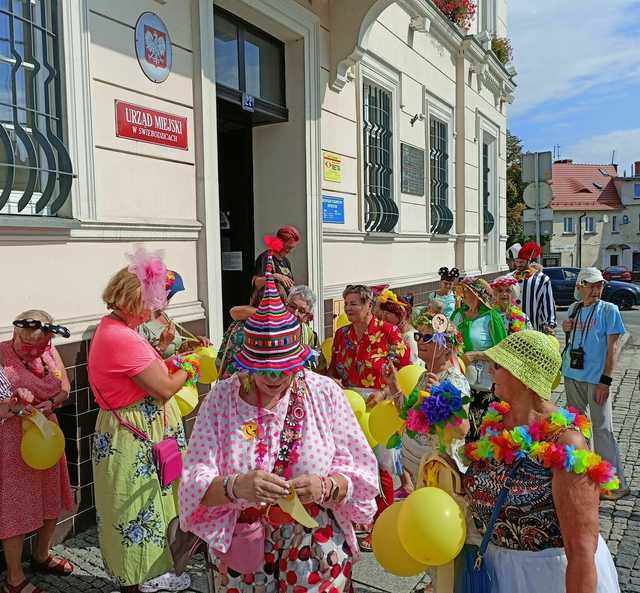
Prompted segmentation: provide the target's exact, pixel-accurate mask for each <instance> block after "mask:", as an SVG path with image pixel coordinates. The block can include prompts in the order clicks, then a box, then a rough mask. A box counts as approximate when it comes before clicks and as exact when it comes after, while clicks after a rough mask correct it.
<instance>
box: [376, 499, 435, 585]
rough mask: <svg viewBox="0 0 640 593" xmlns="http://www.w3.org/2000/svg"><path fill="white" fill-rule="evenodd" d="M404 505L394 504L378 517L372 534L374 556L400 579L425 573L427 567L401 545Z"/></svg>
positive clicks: (383, 566)
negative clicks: (401, 521) (401, 517)
mask: <svg viewBox="0 0 640 593" xmlns="http://www.w3.org/2000/svg"><path fill="white" fill-rule="evenodd" d="M402 504H403V503H401V502H396V503H395V504H392V505H391V506H390V507H389V508H387V509H385V511H384V512H383V513H382V514H381V515H380V516H379V517H378V520H377V521H376V522H375V525H374V526H373V532H372V533H371V545H372V546H373V555H374V556H375V557H376V560H377V561H378V562H379V563H380V565H381V566H382V568H384V569H385V570H386V571H387V572H390V573H391V574H395V575H396V576H399V577H412V576H415V575H418V574H420V573H421V572H424V571H425V570H426V569H427V565H426V564H422V563H420V562H418V561H417V560H415V559H414V558H412V557H411V556H410V555H409V554H408V552H407V551H406V550H405V549H404V548H403V547H402V544H401V543H400V538H399V536H398V517H399V515H400V509H401V508H402Z"/></svg>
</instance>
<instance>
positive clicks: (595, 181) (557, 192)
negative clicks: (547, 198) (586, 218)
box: [551, 163, 622, 210]
mask: <svg viewBox="0 0 640 593" xmlns="http://www.w3.org/2000/svg"><path fill="white" fill-rule="evenodd" d="M603 173H606V175H603ZM617 175H618V172H617V171H616V168H615V167H614V166H613V165H579V164H574V163H554V164H553V181H552V182H551V190H552V191H553V200H552V202H551V208H552V209H553V210H619V209H622V202H621V201H620V196H619V195H618V190H616V186H615V184H614V182H613V180H614V178H615V177H617Z"/></svg>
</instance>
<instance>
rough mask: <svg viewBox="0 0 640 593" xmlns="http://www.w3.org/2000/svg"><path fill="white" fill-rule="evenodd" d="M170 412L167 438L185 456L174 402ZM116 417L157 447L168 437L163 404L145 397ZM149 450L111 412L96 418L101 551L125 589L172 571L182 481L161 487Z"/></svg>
mask: <svg viewBox="0 0 640 593" xmlns="http://www.w3.org/2000/svg"><path fill="white" fill-rule="evenodd" d="M166 410H167V430H166V435H167V436H175V437H176V438H177V440H178V445H179V447H180V449H181V450H182V451H185V450H186V448H187V443H186V439H185V435H184V429H183V425H182V417H181V415H180V411H179V409H178V406H177V404H176V403H175V401H174V400H173V399H171V400H170V401H168V402H167V404H166ZM118 412H119V414H120V416H121V418H122V419H123V420H126V421H128V422H130V423H131V424H133V425H134V426H136V427H138V428H140V429H141V430H143V431H145V432H146V433H147V434H148V435H149V436H150V437H151V439H152V441H153V443H158V442H160V441H161V440H162V439H163V438H164V436H165V430H164V419H163V412H162V403H161V402H160V401H158V400H156V399H154V398H152V397H147V398H145V399H144V400H143V401H140V402H136V403H135V404H131V405H130V406H128V407H126V408H123V409H121V410H118ZM151 446H152V444H151V443H146V442H143V441H141V440H139V439H136V438H135V437H134V436H133V435H132V434H131V432H129V431H128V430H127V429H125V428H122V427H121V426H120V425H119V424H118V421H117V420H116V417H115V416H114V415H113V413H111V412H105V411H100V413H99V414H98V419H97V421H96V434H95V435H94V437H93V475H94V482H95V484H94V490H95V497H96V510H97V520H98V534H99V538H100V549H101V550H102V559H103V561H104V565H105V568H106V570H107V572H108V573H109V574H110V575H111V576H112V577H114V578H115V579H116V580H117V582H118V584H119V585H121V586H128V585H138V584H141V583H144V582H145V581H147V580H149V579H151V578H154V577H156V576H158V575H161V574H163V573H165V572H167V571H170V570H172V569H173V561H172V559H171V554H170V552H169V548H168V547H167V540H166V531H167V526H168V525H169V522H170V521H171V520H172V519H173V518H174V517H176V515H177V514H178V481H176V482H174V483H173V484H172V485H170V486H168V487H167V488H162V487H161V486H160V481H159V479H158V475H157V473H156V469H155V465H154V463H153V458H152V454H151Z"/></svg>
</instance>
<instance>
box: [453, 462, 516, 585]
mask: <svg viewBox="0 0 640 593" xmlns="http://www.w3.org/2000/svg"><path fill="white" fill-rule="evenodd" d="M521 463H522V460H520V461H518V462H516V463H515V465H514V466H513V468H512V469H511V471H510V472H509V475H508V476H507V479H506V481H505V483H504V486H503V487H502V489H501V490H500V493H499V494H498V499H497V500H496V504H495V506H494V507H493V512H492V513H491V518H490V519H489V524H488V525H487V530H486V531H485V534H484V537H483V538H482V543H481V544H480V548H479V549H478V551H477V552H475V551H474V550H465V556H464V573H463V591H464V592H465V593H491V591H492V586H493V581H494V580H495V577H494V573H493V571H492V570H491V566H489V564H488V562H487V560H486V559H485V557H484V556H485V554H486V553H487V548H488V547H489V542H490V541H491V536H492V535H493V531H494V529H495V527H496V523H497V522H498V516H499V515H500V512H501V511H502V508H503V507H504V505H505V503H506V502H507V495H508V494H509V490H511V484H512V482H513V478H514V477H515V475H516V473H517V471H518V468H519V467H520V464H521Z"/></svg>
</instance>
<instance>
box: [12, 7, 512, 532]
mask: <svg viewBox="0 0 640 593" xmlns="http://www.w3.org/2000/svg"><path fill="white" fill-rule="evenodd" d="M506 5H507V3H506V0H480V2H479V6H478V14H477V15H476V16H475V17H474V18H473V19H471V20H470V27H469V29H468V30H464V29H462V28H460V27H459V26H457V25H455V24H454V23H452V22H451V21H450V20H449V19H448V18H447V17H446V16H445V15H444V14H443V13H442V12H440V10H439V9H438V8H437V6H436V4H434V3H433V2H432V1H431V0H399V1H392V0H358V2H345V1H344V0H216V2H215V3H214V2H212V1H211V0H132V1H130V2H111V1H109V0H87V1H86V2H72V1H68V0H37V1H35V2H31V3H25V2H21V1H18V0H11V1H9V2H6V3H4V4H3V6H2V10H1V11H0V80H1V81H2V85H0V113H1V114H2V115H1V116H0V123H1V125H0V257H1V258H2V262H3V272H4V279H5V282H4V284H3V290H2V291H0V339H8V338H9V337H10V335H11V331H12V326H11V321H12V319H13V318H14V316H15V315H16V314H17V313H19V312H20V311H23V310H26V309H29V308H44V309H47V310H48V311H49V312H50V313H51V314H52V315H53V316H54V317H55V318H56V320H57V322H59V323H61V324H64V325H67V326H68V327H69V328H70V329H71V331H72V338H71V339H70V340H67V341H64V342H60V343H57V346H58V347H60V349H61V353H62V355H63V358H64V360H65V362H66V364H67V366H68V369H69V373H70V376H71V379H72V388H73V391H72V397H71V398H70V401H69V403H68V405H67V406H66V407H65V408H63V409H62V410H61V424H62V425H63V429H64V432H65V435H66V437H67V439H68V442H67V454H68V459H69V464H70V469H71V474H72V480H73V482H74V486H75V488H76V498H77V501H76V502H77V504H76V508H75V510H74V513H73V514H72V515H71V516H69V517H65V518H63V519H64V520H63V522H62V525H61V528H60V529H61V534H67V533H69V532H70V531H73V530H74V529H75V530H79V529H81V528H82V527H84V526H85V525H86V524H88V523H90V522H92V520H93V494H92V483H91V482H92V478H91V461H90V458H91V442H90V441H91V434H92V432H93V425H94V422H95V416H96V413H97V411H96V406H95V401H94V399H93V396H92V394H91V392H90V389H89V386H88V382H87V376H86V357H87V350H88V348H89V347H90V338H91V335H92V332H93V330H94V328H95V325H96V323H97V322H98V321H99V319H100V317H101V316H102V315H103V314H104V312H105V309H104V305H103V304H102V302H101V298H100V295H101V291H102V289H103V287H104V286H105V284H106V282H107V280H108V279H109V277H110V276H111V275H112V274H113V273H114V272H116V271H117V270H118V269H119V268H121V267H122V266H124V265H126V258H125V254H126V253H130V252H132V251H133V249H134V245H135V244H136V243H144V244H145V245H146V246H147V247H148V248H150V249H158V250H162V251H164V253H165V255H166V261H167V265H168V266H169V268H171V269H175V270H177V271H179V272H180V274H181V275H182V277H183V279H184V282H185V286H186V290H185V291H184V292H181V293H179V294H178V295H177V296H176V297H175V299H174V300H172V302H171V306H170V308H169V310H168V313H169V315H170V316H171V317H173V318H174V319H175V320H176V321H178V322H180V323H182V324H186V325H187V327H188V328H189V329H190V330H191V331H194V332H195V333H199V334H205V333H206V334H208V335H210V336H211V337H212V339H213V341H214V343H215V342H217V341H219V339H220V337H221V335H222V332H223V328H224V325H225V315H226V313H225V311H226V310H227V309H228V307H229V306H230V305H231V304H236V303H243V302H246V301H247V299H248V297H249V291H250V279H251V276H252V274H253V262H254V258H255V256H256V254H257V253H259V252H260V251H261V249H262V236H263V235H264V234H265V233H269V232H273V231H274V230H275V229H276V228H277V227H278V226H280V225H282V224H294V225H296V226H297V227H298V228H299V229H300V230H301V231H302V234H303V237H304V238H303V242H302V244H301V245H300V247H299V248H297V249H296V250H295V251H294V252H293V255H292V258H291V259H292V264H293V268H294V273H295V277H296V280H297V281H298V282H299V283H307V284H309V285H310V286H311V287H312V288H313V289H314V290H315V291H316V293H317V294H318V295H319V297H320V301H321V302H322V303H323V304H324V306H319V307H318V310H317V312H316V324H317V326H318V329H319V331H320V333H321V334H322V333H330V332H331V330H332V327H331V326H332V321H333V315H334V311H336V310H339V308H340V306H341V301H340V295H341V293H342V289H343V288H344V285H345V284H348V283H365V284H383V283H384V284H390V285H391V286H392V287H394V288H397V289H399V290H400V291H404V292H409V291H411V292H414V293H415V294H416V296H417V298H418V300H420V298H423V297H424V292H425V291H426V290H427V288H430V287H431V286H432V285H433V284H434V283H435V281H436V280H437V271H438V269H439V268H440V266H443V265H446V266H450V267H451V266H456V267H458V268H459V269H460V270H461V271H463V272H464V273H469V274H495V273H499V272H500V271H502V270H504V269H505V265H504V251H505V249H504V248H505V242H506V199H505V196H506V164H505V158H506V122H507V107H508V104H509V103H510V102H511V101H512V99H513V93H514V89H515V84H514V83H513V80H512V78H513V75H514V74H515V71H514V70H513V69H512V68H511V67H506V68H505V66H504V65H503V64H501V63H500V62H499V61H498V59H497V57H496V54H494V53H493V52H492V51H491V38H492V36H494V35H496V36H498V37H505V36H506V35H507V26H506V22H507V8H506Z"/></svg>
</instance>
